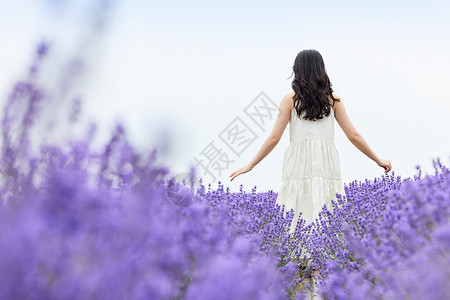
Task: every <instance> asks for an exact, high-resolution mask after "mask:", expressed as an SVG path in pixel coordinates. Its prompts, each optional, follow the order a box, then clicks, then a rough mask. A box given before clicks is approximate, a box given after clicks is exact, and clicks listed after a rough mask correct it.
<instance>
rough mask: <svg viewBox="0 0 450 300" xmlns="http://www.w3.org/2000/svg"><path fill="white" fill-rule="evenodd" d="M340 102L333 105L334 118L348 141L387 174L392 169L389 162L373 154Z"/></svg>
mask: <svg viewBox="0 0 450 300" xmlns="http://www.w3.org/2000/svg"><path fill="white" fill-rule="evenodd" d="M334 97H335V98H339V97H338V96H337V95H334ZM339 99H340V98H339ZM340 100H341V101H339V102H337V101H336V102H335V104H334V116H335V118H336V121H337V122H338V124H339V126H340V127H341V128H342V130H343V131H344V133H345V135H346V136H347V138H348V140H349V141H350V142H351V143H352V144H353V145H354V146H355V147H356V148H358V149H359V150H360V151H361V152H362V153H364V154H365V155H366V156H367V157H369V158H370V159H372V160H373V161H374V162H376V163H377V165H379V166H380V167H382V168H384V169H385V172H389V171H390V170H391V169H392V166H391V162H390V161H389V160H384V159H380V158H379V157H378V156H377V155H376V154H375V152H373V150H372V149H371V148H370V147H369V145H368V144H367V142H366V140H365V139H364V137H363V136H362V135H361V134H360V133H359V132H358V131H357V130H356V128H355V127H354V126H353V124H352V122H351V121H350V118H349V117H348V115H347V112H346V110H345V106H344V103H343V102H342V99H340Z"/></svg>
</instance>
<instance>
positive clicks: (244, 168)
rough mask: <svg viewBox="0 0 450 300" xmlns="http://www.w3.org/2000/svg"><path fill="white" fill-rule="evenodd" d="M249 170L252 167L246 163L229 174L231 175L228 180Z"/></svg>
mask: <svg viewBox="0 0 450 300" xmlns="http://www.w3.org/2000/svg"><path fill="white" fill-rule="evenodd" d="M251 170H253V167H252V166H251V165H246V166H245V167H242V168H240V169H239V170H237V171H234V172H233V173H232V174H231V175H230V177H231V179H230V181H233V179H234V178H236V177H237V176H239V175H241V174H244V173H247V172H250V171H251Z"/></svg>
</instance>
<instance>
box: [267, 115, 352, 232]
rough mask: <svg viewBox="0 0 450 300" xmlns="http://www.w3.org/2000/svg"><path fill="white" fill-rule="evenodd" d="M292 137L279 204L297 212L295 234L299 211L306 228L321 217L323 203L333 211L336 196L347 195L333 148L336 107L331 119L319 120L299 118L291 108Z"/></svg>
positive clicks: (287, 152)
mask: <svg viewBox="0 0 450 300" xmlns="http://www.w3.org/2000/svg"><path fill="white" fill-rule="evenodd" d="M304 114H305V112H304V111H303V112H302V116H303V115H304ZM289 137H290V144H289V146H288V148H287V149H286V152H285V154H284V158H283V168H282V183H281V188H280V191H279V193H278V197H277V200H276V201H277V203H278V204H280V205H283V204H284V205H285V212H287V211H288V210H290V209H291V208H293V209H294V212H295V215H294V219H293V221H292V223H291V227H290V232H294V230H295V226H296V225H297V220H298V216H299V213H300V212H301V213H302V218H303V219H304V220H305V221H306V224H305V226H306V225H308V224H309V223H311V222H314V221H315V219H316V218H318V217H319V212H320V211H321V210H322V207H323V205H324V204H325V205H327V208H328V210H330V211H332V206H331V199H336V193H339V194H341V195H345V190H344V184H343V182H342V180H341V170H340V163H339V154H338V151H337V149H336V147H335V145H334V109H333V108H331V112H330V115H329V116H328V117H325V116H324V118H323V119H320V120H316V121H309V120H304V119H300V118H299V117H298V116H297V111H296V109H295V108H294V109H292V113H291V119H290V121H289Z"/></svg>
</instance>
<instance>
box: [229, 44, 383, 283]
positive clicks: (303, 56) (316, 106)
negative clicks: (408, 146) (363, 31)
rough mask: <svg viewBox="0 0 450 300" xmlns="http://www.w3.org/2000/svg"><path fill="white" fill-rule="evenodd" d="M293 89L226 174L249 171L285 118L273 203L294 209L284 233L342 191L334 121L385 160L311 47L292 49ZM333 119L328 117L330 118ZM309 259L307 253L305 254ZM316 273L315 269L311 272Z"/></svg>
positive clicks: (275, 139)
mask: <svg viewBox="0 0 450 300" xmlns="http://www.w3.org/2000/svg"><path fill="white" fill-rule="evenodd" d="M293 73H294V79H293V81H292V89H293V92H292V93H290V94H288V95H286V96H284V98H283V99H282V100H281V103H280V107H279V114H278V118H277V120H276V121H275V125H274V127H273V129H272V132H271V133H270V135H269V137H268V138H267V139H266V141H265V142H264V144H263V145H262V147H261V149H260V150H259V152H258V153H257V154H256V156H255V157H254V158H253V159H252V160H251V161H250V163H249V164H248V165H246V166H244V167H242V168H240V169H239V170H237V171H235V172H233V173H232V174H231V175H230V177H231V178H230V181H232V180H233V179H234V178H236V177H237V176H239V175H241V174H244V173H247V172H249V171H251V170H252V169H253V168H254V167H255V166H256V165H257V164H258V163H259V162H260V161H261V160H262V159H263V158H264V157H266V156H267V154H269V153H270V151H272V149H273V148H274V147H275V146H276V145H277V144H278V142H279V141H280V139H281V136H282V135H283V132H284V129H285V128H286V125H287V123H288V122H289V124H290V125H289V136H290V144H289V146H288V148H287V149H286V152H285V154H284V158H283V168H282V183H281V188H280V191H279V193H278V197H277V203H278V204H280V205H283V204H284V205H285V211H288V210H290V209H291V208H293V209H294V212H295V215H294V219H293V221H292V223H291V227H290V232H294V230H295V227H296V225H297V221H298V218H299V213H300V212H301V213H302V218H303V219H304V220H305V221H306V222H305V225H308V224H309V223H311V222H313V221H314V220H315V219H316V218H317V217H318V214H319V212H320V211H321V210H322V207H323V205H327V208H328V209H330V210H332V206H331V199H332V198H333V199H335V198H336V193H339V194H341V195H345V191H344V184H343V182H342V180H341V171H340V162H339V154H338V151H337V149H336V147H335V145H334V119H336V121H337V122H338V124H339V126H340V127H341V128H342V130H343V131H344V133H345V135H346V136H347V138H348V139H349V140H350V142H351V143H352V144H353V145H354V146H355V147H356V148H358V149H359V150H360V151H361V152H362V153H364V154H365V155H367V157H369V158H370V159H372V160H373V161H374V162H375V163H377V164H378V165H379V166H380V167H382V168H383V169H384V171H385V172H389V171H390V170H391V169H392V166H391V162H390V161H389V160H385V159H381V158H379V157H378V156H377V155H376V154H375V153H374V152H373V151H372V149H370V147H369V145H368V144H367V142H366V141H365V140H364V138H363V137H362V135H361V134H360V133H359V132H358V131H357V130H356V129H355V127H354V126H353V124H352V122H351V121H350V119H349V117H348V115H347V112H346V111H345V107H344V103H343V101H342V99H340V98H339V97H338V95H336V94H335V93H334V92H333V89H332V88H331V85H332V84H331V82H330V80H329V78H328V75H327V73H326V71H325V64H324V62H323V59H322V56H321V55H320V53H319V52H318V51H316V50H303V51H301V52H300V53H298V55H297V57H296V58H295V61H294V66H293ZM333 117H334V118H333ZM306 254H307V256H308V257H309V256H310V255H309V254H308V253H306ZM314 274H315V275H316V276H318V275H319V274H318V271H317V270H314Z"/></svg>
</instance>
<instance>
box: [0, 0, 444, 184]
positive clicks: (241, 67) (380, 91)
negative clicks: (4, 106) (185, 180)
mask: <svg viewBox="0 0 450 300" xmlns="http://www.w3.org/2000/svg"><path fill="white" fill-rule="evenodd" d="M92 2H95V1H65V2H62V4H61V3H60V4H57V3H59V2H58V1H49V0H47V1H15V2H6V1H4V0H0V3H2V4H1V9H0V43H2V45H1V46H2V47H1V49H2V51H0V66H2V71H1V72H0V89H1V91H2V93H3V94H2V95H5V94H6V93H7V88H8V87H9V86H10V85H11V83H12V82H13V81H14V79H16V78H18V76H19V75H20V74H21V73H22V70H23V69H24V67H25V66H26V64H27V62H29V60H30V54H31V52H32V50H33V47H34V45H35V44H36V43H37V41H39V40H40V39H41V38H42V37H44V38H47V39H50V40H52V41H53V43H54V45H55V48H56V50H57V52H58V51H59V52H58V53H60V54H61V53H65V51H66V52H67V53H70V52H74V51H78V50H77V49H79V48H77V47H81V46H80V45H82V44H80V42H79V40H80V39H83V38H85V36H86V32H88V31H89V28H90V27H89V26H90V25H89V24H90V23H89V20H91V19H92V16H91V14H90V13H89V12H88V10H87V9H86V8H87V7H89V5H92ZM97 2H99V1H97ZM449 13H450V6H449V4H447V2H446V1H426V2H425V1H396V2H394V1H389V2H388V1H377V2H373V1H372V2H370V3H369V2H367V3H364V2H361V1H341V2H336V1H308V2H306V1H270V2H269V1H246V2H244V3H243V2H241V1H227V2H225V1H224V2H220V3H219V2H211V1H195V2H187V1H171V2H166V1H159V2H156V1H116V3H115V5H114V7H113V9H112V10H111V13H110V14H109V15H108V19H107V20H108V22H107V23H106V25H107V26H106V27H105V32H104V34H103V35H102V36H99V37H98V41H96V43H97V44H96V45H95V47H93V48H92V47H91V48H92V49H94V50H89V51H86V53H85V54H84V55H85V56H87V57H88V61H89V62H90V63H91V65H90V69H89V71H90V73H89V74H90V75H89V76H87V77H86V78H87V79H86V80H85V82H84V83H83V85H82V88H83V91H85V92H84V94H85V95H86V96H87V99H85V103H84V112H85V113H86V115H87V116H90V117H95V118H97V119H98V120H100V121H101V122H102V124H104V125H103V127H104V131H105V132H106V131H107V130H108V129H109V128H110V125H111V124H112V122H113V121H114V120H116V119H122V120H124V121H125V122H126V125H127V127H128V128H129V130H130V136H131V139H132V141H133V142H134V143H136V144H137V145H139V146H140V147H150V146H151V145H158V147H164V142H162V140H161V136H164V137H170V138H171V141H172V148H171V151H167V153H165V154H164V155H163V156H162V157H161V159H162V161H164V162H166V163H167V164H169V165H170V166H171V168H172V170H173V173H174V174H176V173H180V172H184V171H185V170H186V169H187V166H188V164H189V162H190V161H192V159H193V157H194V156H198V154H199V153H200V151H201V150H202V149H203V148H204V147H206V146H207V145H208V143H209V142H211V141H216V140H217V141H219V140H218V135H219V134H220V132H221V131H222V130H223V129H224V128H225V127H226V126H227V125H228V124H229V123H230V122H231V121H232V120H233V119H234V118H235V117H236V116H238V115H241V114H242V112H243V109H244V107H246V106H247V105H248V104H249V103H250V102H251V101H252V100H253V99H254V98H255V97H256V96H257V95H258V94H259V93H260V92H261V91H264V92H265V93H266V94H267V95H268V96H269V97H270V98H271V99H272V100H273V101H274V102H275V103H277V104H279V102H280V100H281V98H282V97H283V96H284V95H285V94H287V93H289V92H290V91H291V90H290V79H289V80H288V79H287V78H288V77H289V76H290V75H291V67H292V63H293V60H294V58H295V56H296V54H297V53H298V52H299V51H301V50H303V49H316V50H318V51H319V52H320V53H321V54H322V56H323V58H324V60H325V65H326V68H327V71H328V75H329V77H330V79H331V82H332V83H333V87H334V89H335V92H336V93H337V94H338V95H340V96H341V97H342V99H343V101H344V103H345V105H346V108H347V112H348V114H349V116H350V118H351V120H352V122H353V124H354V125H355V127H356V128H357V130H358V131H359V132H360V133H361V134H362V135H363V136H364V138H365V139H366V140H367V142H368V143H369V145H370V146H371V147H372V149H373V150H374V151H375V152H376V153H377V154H378V155H379V156H380V157H382V158H386V159H390V160H391V161H392V164H393V169H394V170H395V172H396V173H397V174H401V175H403V176H405V177H407V176H412V175H413V174H414V173H415V168H414V167H415V165H417V164H420V165H421V166H423V167H424V168H425V169H426V170H431V169H432V167H431V159H432V158H435V157H437V156H440V157H441V158H442V159H443V161H444V162H445V163H447V164H449V156H450V140H449V138H448V136H449V131H450V129H449V128H450V96H449V95H448V94H447V93H446V90H447V87H448V86H449V84H450V58H449V56H448V53H450V19H449V18H448V15H449ZM91 48H89V49H91ZM61 55H62V54H61ZM163 125H167V126H169V127H170V130H169V132H165V133H159V134H158V129H160V128H162V126H163ZM271 125H273V124H271ZM108 126H109V127H108ZM288 126H289V125H288ZM270 129H271V128H269V130H270ZM288 134H289V131H288V128H286V131H285V133H284V136H283V138H282V140H281V141H280V143H279V144H278V145H277V147H276V148H275V149H274V150H273V151H272V152H271V153H270V154H269V155H268V156H267V157H266V158H265V159H264V160H263V161H262V162H261V163H260V164H259V165H258V166H256V167H255V168H254V170H253V171H252V172H251V173H247V174H244V175H242V176H239V177H237V178H236V179H235V180H234V181H233V182H232V183H230V182H229V181H228V175H229V174H230V173H231V172H233V171H234V170H235V169H237V168H239V167H241V166H242V165H244V164H246V163H247V162H249V161H250V160H251V159H252V157H253V156H254V155H255V154H256V152H257V151H258V149H259V147H260V146H261V145H262V143H263V141H264V139H265V137H266V136H264V135H260V137H259V138H258V139H257V140H256V141H255V142H254V143H252V144H251V145H250V146H249V148H247V149H246V150H245V152H243V153H242V156H241V157H240V158H236V159H235V162H234V163H232V164H231V166H230V167H229V169H228V170H225V171H224V173H223V174H222V181H223V182H224V183H225V185H226V186H230V187H231V188H232V189H233V190H237V189H238V187H239V184H241V183H242V184H243V185H244V188H246V189H251V187H252V186H253V185H255V184H256V185H257V186H258V188H259V189H260V190H268V189H272V190H275V191H277V190H278V189H279V186H280V184H281V164H282V159H283V155H284V152H285V150H286V147H287V145H288V143H289V136H288ZM218 143H219V142H218ZM335 143H336V147H337V149H338V152H339V155H340V159H341V172H342V177H343V180H344V181H345V182H350V181H352V180H354V179H358V180H364V179H365V178H370V179H372V178H373V177H376V176H379V175H381V174H382V169H381V168H380V167H378V166H377V165H376V164H375V163H374V162H372V161H371V160H370V159H368V158H367V157H365V156H364V155H363V154H362V153H361V152H359V150H357V149H356V148H355V147H354V146H353V145H351V143H350V142H349V141H348V140H347V139H346V138H345V135H344V134H343V133H342V130H341V129H340V127H339V125H338V124H337V123H335ZM229 154H230V156H231V154H232V153H229Z"/></svg>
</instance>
